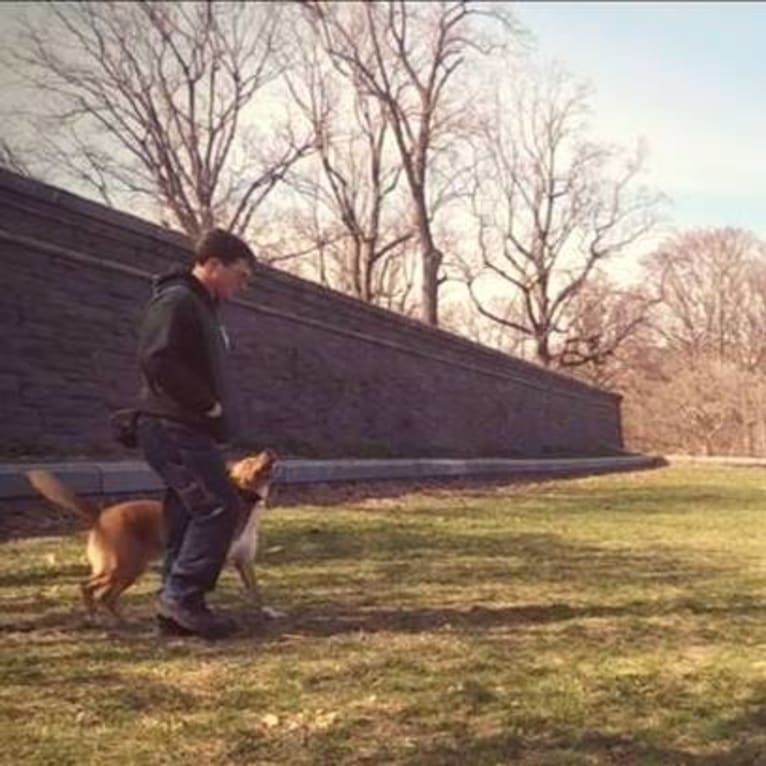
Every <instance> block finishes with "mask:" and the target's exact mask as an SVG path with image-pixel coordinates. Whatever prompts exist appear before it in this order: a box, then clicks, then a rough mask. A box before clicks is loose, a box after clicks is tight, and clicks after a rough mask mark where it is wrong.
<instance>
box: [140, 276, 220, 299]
mask: <svg viewBox="0 0 766 766" xmlns="http://www.w3.org/2000/svg"><path fill="white" fill-rule="evenodd" d="M179 285H180V286H184V287H187V288H189V289H190V290H192V291H193V292H194V293H195V295H197V296H199V297H200V298H201V299H202V300H203V301H205V303H207V304H209V305H210V306H211V307H212V308H216V307H217V306H218V301H217V300H216V299H215V298H214V297H213V296H212V295H211V294H210V292H209V290H208V289H207V288H206V287H205V285H203V284H202V282H200V281H199V279H197V277H195V276H194V275H193V274H192V273H191V271H189V270H188V269H173V270H172V271H168V272H166V273H164V274H159V275H157V276H155V277H154V279H153V280H152V291H153V294H154V296H155V297H156V296H157V295H159V294H160V293H163V292H165V290H167V289H168V288H170V287H177V286H179Z"/></svg>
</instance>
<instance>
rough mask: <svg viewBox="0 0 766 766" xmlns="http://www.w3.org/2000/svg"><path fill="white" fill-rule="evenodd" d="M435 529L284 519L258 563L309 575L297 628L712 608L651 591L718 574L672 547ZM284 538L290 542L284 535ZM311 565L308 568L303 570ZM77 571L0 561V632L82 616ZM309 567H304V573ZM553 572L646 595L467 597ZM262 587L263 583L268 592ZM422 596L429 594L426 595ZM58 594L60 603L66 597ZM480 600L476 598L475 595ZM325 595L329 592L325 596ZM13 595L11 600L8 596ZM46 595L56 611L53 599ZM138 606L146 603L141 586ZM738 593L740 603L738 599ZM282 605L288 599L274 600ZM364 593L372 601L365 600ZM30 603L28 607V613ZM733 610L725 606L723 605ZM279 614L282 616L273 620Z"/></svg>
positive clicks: (476, 624)
mask: <svg viewBox="0 0 766 766" xmlns="http://www.w3.org/2000/svg"><path fill="white" fill-rule="evenodd" d="M434 534H435V533H434V529H433V528H427V527H421V528H413V525H412V524H410V525H408V526H407V527H405V528H399V529H397V528H393V529H392V528H388V527H387V526H383V525H381V526H378V527H373V528H369V529H365V530H363V533H362V534H357V535H354V534H350V533H349V531H348V530H346V531H343V530H336V529H327V530H324V531H322V532H321V533H319V534H317V535H315V537H316V538H317V543H316V545H307V544H306V542H305V536H304V535H302V534H301V532H300V530H295V529H291V532H290V534H289V535H284V534H283V535H281V538H282V540H283V541H284V543H285V545H283V546H282V549H281V550H280V551H279V552H278V554H277V555H275V556H273V557H270V558H269V561H268V566H269V567H270V568H273V570H274V571H275V572H278V570H279V567H280V566H287V565H295V564H299V565H300V567H301V571H303V572H304V573H305V574H304V576H305V577H306V578H307V579H306V581H305V585H304V586H301V587H302V595H303V596H304V602H305V603H306V606H305V607H303V608H304V614H303V616H301V617H299V618H297V619H296V620H291V621H288V622H289V623H292V626H288V628H287V629H288V630H295V629H299V630H300V631H302V632H303V631H305V632H307V633H313V634H315V635H331V634H334V633H342V632H348V631H357V630H364V631H380V630H395V631H401V630H430V629H433V628H435V627H439V626H442V625H446V624H448V623H449V624H452V625H453V626H455V625H457V626H465V627H470V628H472V629H481V628H487V627H492V626H497V625H502V624H519V623H535V622H537V623H546V622H551V621H559V620H574V619H579V618H582V617H613V616H618V617H619V616H622V615H633V616H640V617H648V616H656V615H658V614H667V613H668V611H667V610H671V611H674V610H685V611H687V612H689V611H692V612H695V611H696V612H699V611H703V612H705V611H708V610H711V609H717V608H718V607H716V606H715V605H714V603H713V601H714V599H712V598H711V600H710V601H704V602H703V601H700V600H695V599H692V598H690V599H686V600H685V601H684V600H682V599H681V600H680V596H679V597H678V598H676V599H675V600H674V601H673V602H672V604H670V605H668V604H667V603H666V604H664V605H663V603H662V602H658V601H657V600H656V599H655V600H652V599H651V596H652V595H653V592H655V591H656V588H657V587H658V586H662V585H671V586H674V587H676V588H677V587H678V586H683V585H685V584H688V585H689V586H690V588H691V587H692V586H694V587H695V588H696V587H698V586H699V584H700V583H704V582H706V581H708V580H710V579H711V578H714V577H716V576H719V575H720V573H721V571H722V570H721V569H720V568H716V567H715V566H713V565H712V564H710V562H706V561H705V562H700V561H693V560H689V559H685V558H682V557H679V556H677V555H673V553H672V551H654V550H652V551H646V550H633V549H630V548H626V549H623V548H609V547H600V546H597V545H592V544H578V543H573V542H567V541H566V540H564V539H562V538H561V537H559V536H556V535H549V534H521V535H504V536H497V535H492V536H487V535H474V534H470V533H468V532H452V533H451V534H449V535H444V536H437V537H434ZM290 541H294V542H290ZM344 560H351V561H352V562H356V561H361V560H365V562H366V564H368V565H369V564H370V563H371V562H372V564H373V566H371V567H370V566H368V567H367V569H366V571H365V573H364V575H361V574H360V575H359V577H358V579H354V580H353V581H351V580H348V571H347V569H348V568H347V566H346V567H340V566H339V567H338V572H337V574H336V571H335V570H334V568H333V567H332V566H330V567H325V568H322V569H321V570H320V569H319V568H318V567H319V565H321V564H322V563H326V562H343V561H344ZM312 570H313V571H314V572H316V574H312ZM85 574H87V571H86V570H84V569H83V567H81V566H77V565H74V564H70V565H66V566H65V567H64V569H63V571H62V570H59V571H58V572H56V573H54V572H51V571H49V570H48V569H47V568H46V569H45V570H44V571H37V570H32V571H27V572H20V573H13V572H10V573H8V572H6V573H4V574H2V575H0V601H1V602H3V603H4V609H3V610H2V612H0V632H5V633H8V632H14V631H20V632H26V631H34V630H45V629H64V630H67V629H74V630H80V629H83V628H87V627H88V625H87V622H85V623H84V621H83V617H82V607H81V603H80V601H79V592H78V591H77V589H76V587H75V586H74V584H73V582H74V581H75V580H77V579H79V578H80V577H81V576H84V575H85ZM312 577H313V578H314V579H313V580H312V579H309V578H312ZM552 583H553V584H563V585H565V586H566V587H567V589H569V588H575V589H577V590H581V591H582V592H583V594H589V595H588V599H589V600H590V601H598V599H599V592H600V591H603V589H604V588H605V587H607V588H608V587H609V583H619V584H620V586H621V587H628V588H629V587H634V586H635V587H639V588H641V587H644V586H645V588H646V591H645V592H646V593H647V600H646V602H645V603H642V602H641V601H635V600H634V603H632V604H628V605H624V606H618V607H612V606H585V607H583V606H580V605H577V606H570V605H567V604H561V603H548V604H542V605H540V606H518V607H513V606H511V607H507V608H506V607H500V608H488V607H483V606H472V605H471V596H470V592H471V589H480V588H481V587H482V586H487V587H489V588H490V589H491V590H492V591H493V592H496V593H498V592H499V593H502V594H503V601H505V602H507V601H509V600H511V601H512V600H513V598H514V589H516V588H519V587H525V586H530V585H531V586H540V587H542V588H544V587H545V586H546V585H550V584H552ZM43 585H44V586H59V585H62V586H66V591H67V592H66V596H64V595H63V594H62V593H56V592H53V593H47V592H45V593H41V594H38V595H35V596H33V597H32V596H29V595H26V594H22V593H20V592H15V589H16V588H20V587H24V586H43ZM431 585H434V586H438V587H445V586H446V587H453V588H454V589H455V590H456V592H458V593H460V592H465V593H467V594H468V595H466V597H465V598H466V604H465V609H446V610H445V609H430V608H428V606H424V607H423V608H416V609H412V610H409V611H408V610H400V609H387V608H378V607H377V606H375V604H376V602H380V603H383V604H385V602H389V603H390V601H391V600H392V598H395V594H396V592H397V591H401V590H402V589H410V590H411V591H412V592H414V593H417V591H418V590H419V589H421V588H423V589H427V588H428V587H429V586H431ZM339 588H342V589H343V590H345V591H346V592H347V593H348V597H347V599H346V600H343V597H342V596H341V597H340V600H339V599H338V596H337V593H338V589H339ZM325 589H330V590H331V591H332V592H333V593H334V594H335V595H334V596H333V599H331V600H328V599H325V598H324V597H323V595H322V593H323V590H325ZM312 590H313V592H315V593H316V598H315V599H311V596H309V598H308V599H305V593H309V594H310V593H311V592H312ZM266 597H267V599H268V594H266ZM423 598H427V596H424V597H423ZM224 599H226V600H229V601H231V602H232V605H233V606H234V608H235V609H236V610H237V611H242V612H243V613H244V614H245V618H246V620H245V621H246V623H248V624H249V627H250V628H252V629H254V631H255V632H256V633H257V634H261V632H262V631H264V630H265V635H269V634H271V633H272V630H273V629H274V625H272V624H271V623H269V622H261V621H255V622H253V621H250V620H248V618H247V613H246V611H244V610H243V609H242V601H241V599H240V597H239V595H236V596H233V595H232V596H229V595H228V594H225V595H224ZM67 600H69V601H68V603H67ZM479 600H480V599H479ZM136 601H137V599H136V598H135V597H134V598H131V597H130V596H129V595H128V596H127V598H125V599H124V605H125V611H126V616H127V617H128V618H129V619H130V618H131V615H132V614H135V612H134V610H135V609H136V603H135V602H136ZM333 601H334V602H335V603H333ZM14 602H16V603H14ZM54 604H55V605H56V608H55V611H53V610H52V609H51V607H52V606H53V605H54ZM59 604H60V606H61V607H62V608H64V609H67V608H68V609H69V610H70V614H71V620H70V619H67V620H66V621H65V623H64V624H63V625H61V624H59V623H60V621H61V619H62V609H61V608H58V605H59ZM144 604H145V605H144V607H143V609H142V611H143V612H146V610H147V609H148V608H150V607H149V606H148V602H147V600H146V599H145V598H144ZM737 604H738V606H737ZM737 604H727V605H726V609H725V611H727V612H729V611H730V610H734V609H740V610H741V609H748V610H752V611H753V612H754V613H761V612H762V611H763V610H762V608H761V607H760V606H759V605H758V604H755V605H753V604H745V605H743V600H742V599H741V598H738V599H737ZM275 605H276V606H279V607H280V608H287V609H288V610H289V604H275ZM367 605H373V608H372V609H368V608H367ZM36 612H37V613H36ZM732 613H733V612H732ZM275 624H276V625H280V624H281V623H280V622H277V623H275Z"/></svg>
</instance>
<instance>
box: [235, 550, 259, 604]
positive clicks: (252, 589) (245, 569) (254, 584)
mask: <svg viewBox="0 0 766 766" xmlns="http://www.w3.org/2000/svg"><path fill="white" fill-rule="evenodd" d="M233 563H234V567H235V569H236V570H237V572H238V574H239V578H240V580H242V585H243V586H244V588H245V591H246V592H247V595H248V598H249V599H250V600H251V601H252V602H253V603H254V604H255V606H257V607H258V608H259V609H260V608H261V605H262V599H261V589H260V588H259V587H258V580H257V578H256V576H255V565H254V564H253V562H252V561H241V560H240V559H235V560H234V562H233Z"/></svg>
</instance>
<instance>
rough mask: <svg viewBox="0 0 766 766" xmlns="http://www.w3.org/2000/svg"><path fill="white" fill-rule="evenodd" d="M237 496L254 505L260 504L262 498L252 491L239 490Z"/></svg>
mask: <svg viewBox="0 0 766 766" xmlns="http://www.w3.org/2000/svg"><path fill="white" fill-rule="evenodd" d="M239 496H240V497H241V498H242V499H243V500H244V501H245V502H246V503H251V504H252V505H255V504H256V503H260V502H261V500H263V498H262V497H261V496H260V495H259V494H258V493H257V492H255V491H254V490H252V489H240V490H239Z"/></svg>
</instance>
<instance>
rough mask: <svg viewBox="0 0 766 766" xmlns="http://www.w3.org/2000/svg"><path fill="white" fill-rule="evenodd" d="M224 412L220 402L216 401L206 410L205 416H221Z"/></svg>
mask: <svg viewBox="0 0 766 766" xmlns="http://www.w3.org/2000/svg"><path fill="white" fill-rule="evenodd" d="M222 413H223V407H221V403H220V402H216V403H215V404H214V405H213V406H212V407H210V408H208V409H206V410H205V416H206V417H208V418H220V417H221V414H222Z"/></svg>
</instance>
